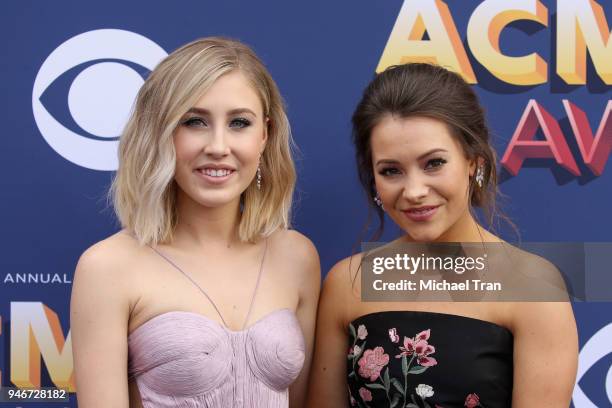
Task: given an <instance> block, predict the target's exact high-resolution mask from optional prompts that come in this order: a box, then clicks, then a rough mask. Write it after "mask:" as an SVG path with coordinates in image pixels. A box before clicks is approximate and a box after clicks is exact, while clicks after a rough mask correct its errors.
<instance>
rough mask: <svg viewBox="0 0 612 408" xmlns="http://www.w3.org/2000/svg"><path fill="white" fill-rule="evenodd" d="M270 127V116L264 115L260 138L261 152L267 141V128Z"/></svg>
mask: <svg viewBox="0 0 612 408" xmlns="http://www.w3.org/2000/svg"><path fill="white" fill-rule="evenodd" d="M269 128H270V117H268V116H266V118H265V120H264V131H263V138H262V139H261V152H262V153H263V151H264V149H265V147H266V144H267V143H268V129H269Z"/></svg>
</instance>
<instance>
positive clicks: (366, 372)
mask: <svg viewBox="0 0 612 408" xmlns="http://www.w3.org/2000/svg"><path fill="white" fill-rule="evenodd" d="M357 364H359V375H361V376H362V377H364V378H369V379H370V381H375V380H376V379H377V378H378V377H379V376H380V371H381V370H382V369H383V367H384V366H386V365H387V364H389V355H388V354H385V350H384V349H383V348H382V347H380V346H379V347H375V348H374V350H366V351H364V352H363V355H362V356H361V358H360V359H359V361H358V362H357Z"/></svg>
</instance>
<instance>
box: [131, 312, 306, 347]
mask: <svg viewBox="0 0 612 408" xmlns="http://www.w3.org/2000/svg"><path fill="white" fill-rule="evenodd" d="M279 313H290V314H291V315H293V317H295V318H297V316H296V314H295V312H294V311H293V310H292V309H290V308H288V307H284V308H281V309H275V310H273V311H271V312H269V313H267V314H265V315H263V316H262V317H260V318H259V319H257V320H256V321H254V322H253V323H252V324H250V325H249V326H248V327H245V328H244V329H241V330H233V329H230V328H229V327H226V326H224V325H223V324H221V323H219V322H218V321H216V320H214V319H211V318H210V317H208V316H206V315H203V314H201V313H198V312H190V311H186V310H170V311H168V312H163V313H160V314H158V315H155V316H153V317H152V318H150V319H149V320H147V321H146V322H144V323H142V324H141V325H140V326H138V327H136V328H135V329H134V330H132V332H131V333H130V334H128V339H129V338H130V337H133V336H135V335H137V333H138V332H140V331H142V330H145V329H146V327H147V326H150V325H151V324H154V323H155V322H157V321H159V320H164V319H167V318H171V317H172V316H174V315H177V314H179V315H188V316H194V317H195V318H197V319H201V320H203V321H205V322H207V323H212V324H214V325H216V326H217V327H219V328H220V329H222V330H223V331H225V332H226V333H228V334H243V333H248V332H249V331H251V330H252V329H253V328H254V327H256V326H258V325H260V324H261V323H263V322H264V321H266V320H268V319H270V318H272V317H273V316H274V315H276V314H279Z"/></svg>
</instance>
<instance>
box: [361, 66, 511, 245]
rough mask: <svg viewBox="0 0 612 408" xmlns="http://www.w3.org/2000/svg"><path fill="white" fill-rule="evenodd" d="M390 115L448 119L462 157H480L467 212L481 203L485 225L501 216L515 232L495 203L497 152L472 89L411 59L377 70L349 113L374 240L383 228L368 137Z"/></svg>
mask: <svg viewBox="0 0 612 408" xmlns="http://www.w3.org/2000/svg"><path fill="white" fill-rule="evenodd" d="M388 115H393V116H397V117H400V118H408V117H414V116H425V117H429V118H433V119H438V120H440V121H442V122H444V123H446V124H447V125H448V127H449V129H450V130H451V134H452V135H453V136H454V137H456V138H457V140H458V141H459V142H460V144H461V147H462V148H463V151H464V153H465V155H466V157H467V158H468V159H469V160H476V162H477V163H478V161H479V160H480V161H482V166H483V170H484V179H483V183H482V187H480V186H478V184H477V183H476V181H475V179H474V177H472V178H471V179H470V184H469V204H470V206H469V208H470V212H471V213H472V215H473V216H474V217H475V218H477V217H476V215H475V213H474V212H473V208H474V207H479V208H482V209H483V212H484V214H485V221H486V224H487V225H488V227H489V228H491V229H493V230H495V227H494V220H495V219H496V218H501V219H503V220H505V221H506V222H508V223H509V224H510V225H511V227H512V228H513V229H514V230H515V232H516V227H515V226H514V224H513V223H512V222H511V221H510V220H509V219H508V217H507V216H505V215H504V214H503V213H502V212H501V211H500V210H499V209H498V207H497V204H496V198H497V196H498V194H499V191H498V188H497V169H496V166H495V163H496V154H495V150H494V149H493V147H492V146H491V142H490V136H489V129H488V128H487V125H486V121H485V115H484V111H483V108H482V106H481V105H480V103H479V101H478V97H477V96H476V93H475V92H474V91H473V90H472V88H471V87H470V85H468V84H467V82H465V81H464V80H463V78H462V77H461V76H460V75H458V74H456V73H454V72H451V71H449V70H447V69H445V68H443V67H440V66H437V65H432V64H426V63H410V64H404V65H395V66H391V67H389V68H387V69H386V70H385V71H383V72H382V73H380V74H378V75H377V76H376V77H375V78H374V79H373V80H372V82H370V84H369V85H368V86H367V87H366V89H365V90H364V92H363V96H362V98H361V101H360V102H359V104H358V105H357V108H356V109H355V112H354V113H353V118H352V122H353V143H354V144H355V150H356V159H357V172H358V174H359V180H360V182H361V185H362V187H363V189H364V190H365V193H366V195H367V197H368V201H369V203H370V208H373V209H374V210H375V211H376V213H377V215H378V219H379V227H378V230H377V231H376V232H375V233H374V237H373V240H376V239H378V238H380V235H381V234H382V232H383V229H384V212H383V210H382V209H381V208H380V207H379V206H376V205H374V204H373V200H372V197H373V196H374V195H375V194H376V189H375V185H374V173H373V168H372V151H371V144H370V137H371V134H372V129H374V127H375V126H376V125H377V124H378V123H380V121H381V120H382V119H384V117H386V116H388ZM368 218H370V217H368ZM368 224H369V220H368ZM367 228H368V225H366V230H367Z"/></svg>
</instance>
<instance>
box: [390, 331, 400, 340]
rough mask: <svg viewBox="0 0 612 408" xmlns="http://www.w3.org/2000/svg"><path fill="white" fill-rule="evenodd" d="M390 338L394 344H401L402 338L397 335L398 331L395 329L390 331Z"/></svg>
mask: <svg viewBox="0 0 612 408" xmlns="http://www.w3.org/2000/svg"><path fill="white" fill-rule="evenodd" d="M389 338H390V339H391V341H392V342H393V343H398V342H399V340H400V338H399V336H398V335H397V329H396V328H395V327H394V328H392V329H389Z"/></svg>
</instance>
